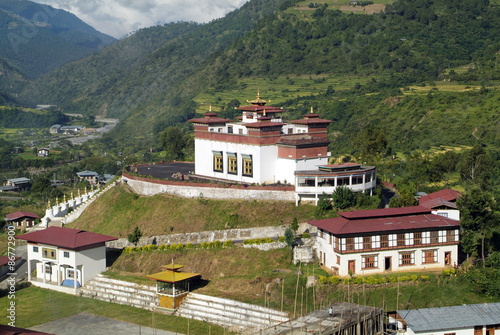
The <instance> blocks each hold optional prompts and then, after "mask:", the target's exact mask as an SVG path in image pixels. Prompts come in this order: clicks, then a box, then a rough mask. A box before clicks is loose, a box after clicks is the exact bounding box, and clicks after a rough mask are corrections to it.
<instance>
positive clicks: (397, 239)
mask: <svg viewBox="0 0 500 335" xmlns="http://www.w3.org/2000/svg"><path fill="white" fill-rule="evenodd" d="M338 214H339V215H340V216H339V217H336V218H332V219H323V220H313V221H309V222H308V223H309V224H311V225H313V226H315V227H317V229H318V235H317V237H316V243H315V250H316V254H317V256H318V258H319V260H320V263H321V264H323V265H324V266H326V267H327V268H329V269H331V270H332V271H333V272H334V273H336V274H338V275H340V276H347V275H348V274H349V273H350V272H351V273H353V274H362V275H370V274H375V273H384V272H390V271H394V272H397V271H413V270H420V269H436V268H444V267H446V266H453V264H455V263H456V262H457V259H458V241H459V228H460V223H459V221H457V220H453V219H449V218H446V217H443V216H440V215H435V214H432V212H431V210H430V209H428V208H425V207H422V206H415V207H402V208H384V209H373V210H361V211H351V212H341V213H338Z"/></svg>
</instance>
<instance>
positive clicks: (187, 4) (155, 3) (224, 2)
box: [34, 0, 247, 38]
mask: <svg viewBox="0 0 500 335" xmlns="http://www.w3.org/2000/svg"><path fill="white" fill-rule="evenodd" d="M34 1H36V2H38V3H43V4H47V5H50V6H52V7H54V8H59V9H64V10H67V11H68V12H71V13H73V14H75V15H76V16H78V17H79V18H80V19H81V20H83V21H85V22H86V23H87V24H89V25H91V26H92V27H94V28H95V29H97V30H99V31H101V32H103V33H105V34H108V35H111V36H113V37H116V38H120V37H123V36H125V35H126V34H128V33H130V32H133V31H135V30H137V29H140V28H145V27H150V26H154V25H158V24H164V23H168V22H178V21H193V22H198V23H206V22H209V21H211V20H213V19H217V18H220V17H223V16H224V15H226V14H227V13H229V12H231V11H233V10H235V9H237V8H239V7H241V6H242V5H243V4H244V3H245V2H246V1H247V0H34Z"/></svg>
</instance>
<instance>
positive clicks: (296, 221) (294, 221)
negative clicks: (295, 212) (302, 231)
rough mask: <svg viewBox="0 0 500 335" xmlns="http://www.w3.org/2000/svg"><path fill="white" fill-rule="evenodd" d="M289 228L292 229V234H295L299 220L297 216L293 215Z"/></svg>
mask: <svg viewBox="0 0 500 335" xmlns="http://www.w3.org/2000/svg"><path fill="white" fill-rule="evenodd" d="M290 229H291V230H293V233H294V234H297V230H299V220H297V217H296V216H294V217H293V220H292V223H291V224H290Z"/></svg>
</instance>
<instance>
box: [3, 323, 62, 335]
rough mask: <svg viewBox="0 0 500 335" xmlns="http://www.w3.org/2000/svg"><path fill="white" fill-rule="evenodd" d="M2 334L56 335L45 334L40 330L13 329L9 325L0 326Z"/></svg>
mask: <svg viewBox="0 0 500 335" xmlns="http://www.w3.org/2000/svg"><path fill="white" fill-rule="evenodd" d="M0 334H2V335H24V334H29V335H54V334H52V333H44V332H40V331H38V330H30V329H24V328H18V327H11V326H8V325H0Z"/></svg>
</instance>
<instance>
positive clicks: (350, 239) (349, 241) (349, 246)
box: [345, 237, 354, 251]
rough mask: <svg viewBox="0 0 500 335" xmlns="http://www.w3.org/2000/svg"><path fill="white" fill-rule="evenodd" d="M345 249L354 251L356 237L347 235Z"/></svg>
mask: <svg viewBox="0 0 500 335" xmlns="http://www.w3.org/2000/svg"><path fill="white" fill-rule="evenodd" d="M345 250H346V251H354V237H347V238H346V239H345Z"/></svg>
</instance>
